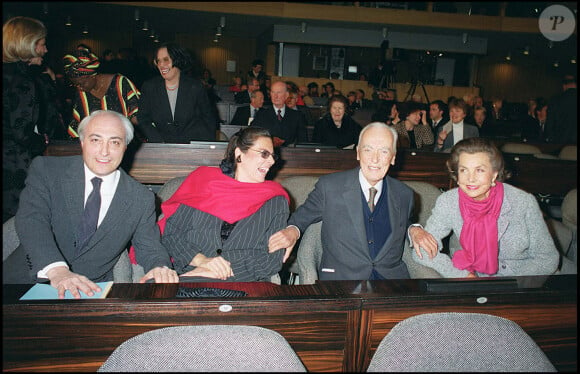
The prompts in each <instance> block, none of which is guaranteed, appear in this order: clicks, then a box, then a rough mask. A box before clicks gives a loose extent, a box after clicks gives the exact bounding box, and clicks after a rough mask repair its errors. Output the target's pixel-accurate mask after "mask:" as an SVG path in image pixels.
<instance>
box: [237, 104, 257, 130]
mask: <svg viewBox="0 0 580 374" xmlns="http://www.w3.org/2000/svg"><path fill="white" fill-rule="evenodd" d="M261 110H262V108H258V110H257V111H256V114H255V115H254V117H255V116H256V115H257V114H258V112H260V111H261ZM248 119H250V106H249V105H247V106H241V107H239V108H238V109H236V113H235V114H234V118H232V120H231V121H230V125H238V126H247V125H248Z"/></svg>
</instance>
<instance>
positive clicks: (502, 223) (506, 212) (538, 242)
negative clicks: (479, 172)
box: [411, 183, 560, 278]
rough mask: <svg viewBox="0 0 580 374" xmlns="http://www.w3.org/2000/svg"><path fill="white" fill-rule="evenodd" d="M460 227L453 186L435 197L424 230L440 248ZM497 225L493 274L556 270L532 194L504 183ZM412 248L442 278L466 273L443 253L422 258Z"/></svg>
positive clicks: (551, 245)
mask: <svg viewBox="0 0 580 374" xmlns="http://www.w3.org/2000/svg"><path fill="white" fill-rule="evenodd" d="M462 228H463V219H462V218H461V212H460V211H459V193H458V189H457V188H454V189H452V190H449V191H447V192H445V193H443V194H442V195H441V196H439V197H438V198H437V202H436V203H435V207H434V208H433V212H432V214H431V217H429V219H428V220H427V224H426V226H425V230H427V231H428V232H430V233H431V234H432V235H433V236H434V237H435V238H436V239H437V240H438V241H439V248H441V239H442V238H444V237H446V236H447V235H448V234H449V233H450V232H451V231H452V230H453V233H454V234H455V235H456V236H457V237H458V238H459V235H460V234H461V229H462ZM497 228H498V240H499V255H498V261H499V270H498V272H497V273H496V274H495V275H494V276H498V277H501V276H518V275H545V274H553V273H554V272H555V271H556V269H557V267H558V262H559V256H560V255H559V254H558V251H557V249H556V247H555V245H554V241H553V240H552V236H551V235H550V232H549V231H548V227H547V226H546V223H545V221H544V218H543V216H542V212H541V211H540V207H539V206H538V203H537V201H536V198H535V197H534V196H533V195H531V194H529V193H527V192H524V191H522V190H520V189H518V188H515V187H513V186H511V185H509V184H506V183H504V200H503V204H502V206H501V211H500V215H499V218H498V221H497ZM411 250H412V252H413V258H414V259H415V261H417V262H419V263H420V264H422V265H425V266H429V267H431V268H433V269H435V270H437V271H438V272H439V273H440V274H441V275H442V276H444V277H448V278H459V277H465V276H467V274H468V273H469V272H468V271H467V270H459V269H457V268H455V266H453V263H452V262H451V258H450V257H449V256H447V255H446V254H443V253H439V254H437V256H435V257H434V258H433V259H432V260H430V259H429V257H428V256H427V254H426V253H425V252H424V251H423V259H422V260H421V259H419V257H418V256H417V254H416V253H415V250H413V249H411ZM480 275H481V276H489V275H486V274H480Z"/></svg>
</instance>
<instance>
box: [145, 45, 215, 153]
mask: <svg viewBox="0 0 580 374" xmlns="http://www.w3.org/2000/svg"><path fill="white" fill-rule="evenodd" d="M154 63H155V66H156V67H157V69H158V70H159V74H160V76H158V77H155V78H152V79H149V80H148V81H146V82H145V83H143V87H142V88H141V95H142V96H141V100H140V102H139V113H138V114H137V118H138V119H139V127H140V128H141V130H143V133H144V134H145V136H146V137H147V140H148V141H149V142H152V143H189V142H190V141H191V140H215V137H216V119H215V116H214V115H213V114H212V111H211V104H210V101H209V99H208V96H207V93H206V90H205V88H204V87H203V85H202V83H201V81H200V80H199V79H195V78H192V77H189V76H188V75H187V74H186V72H187V70H189V69H190V68H191V65H192V59H191V56H190V55H189V54H188V53H187V52H186V51H185V50H184V49H183V48H181V47H179V46H178V45H176V44H173V43H167V44H162V45H161V46H160V47H159V48H157V51H156V52H155V59H154Z"/></svg>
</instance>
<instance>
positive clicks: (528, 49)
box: [524, 46, 530, 56]
mask: <svg viewBox="0 0 580 374" xmlns="http://www.w3.org/2000/svg"><path fill="white" fill-rule="evenodd" d="M529 54H530V47H528V46H526V48H524V55H526V56H528V55H529Z"/></svg>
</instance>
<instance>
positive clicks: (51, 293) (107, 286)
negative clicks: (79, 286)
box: [20, 281, 113, 300]
mask: <svg viewBox="0 0 580 374" xmlns="http://www.w3.org/2000/svg"><path fill="white" fill-rule="evenodd" d="M96 285H97V286H99V287H101V292H95V293H94V295H93V296H87V295H86V294H85V293H84V292H82V291H79V292H80V294H81V299H104V298H105V297H106V296H107V294H108V293H109V291H110V290H111V287H112V286H113V282H112V281H110V282H97V283H96ZM64 299H74V297H73V295H72V294H71V293H70V291H68V290H67V291H65V293H64ZM64 299H63V300H64ZM20 300H59V298H58V290H57V289H56V288H54V287H52V286H51V285H50V284H42V283H37V284H35V285H34V286H32V288H30V289H29V290H28V291H27V292H26V293H25V294H24V295H23V296H22V297H21V298H20Z"/></svg>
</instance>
